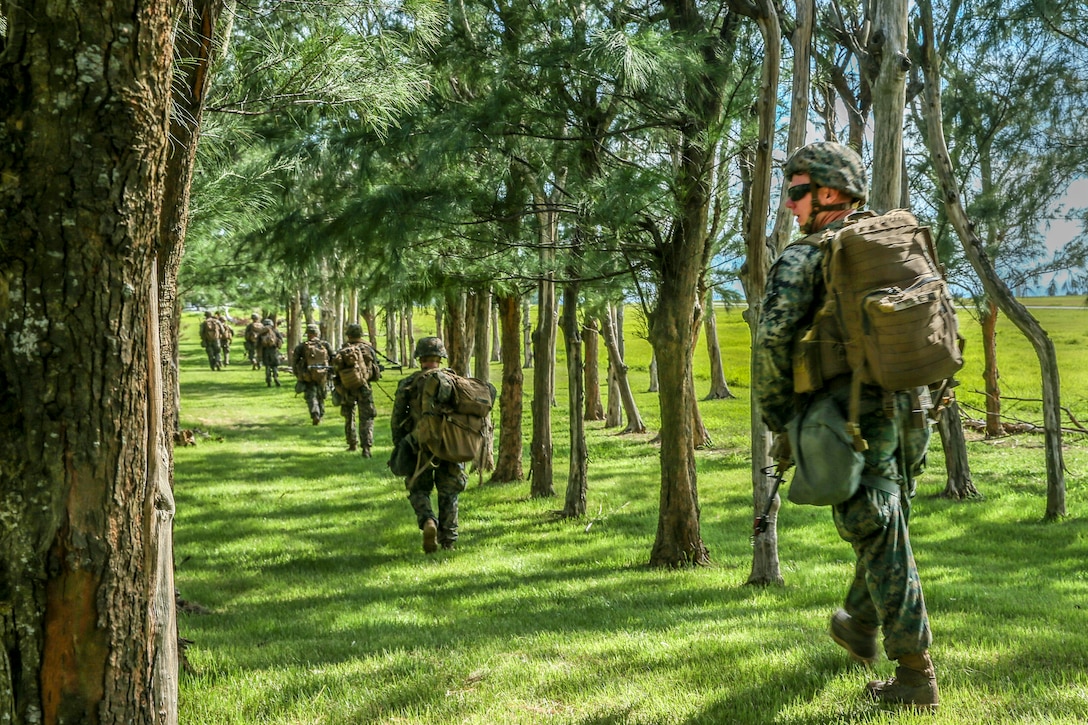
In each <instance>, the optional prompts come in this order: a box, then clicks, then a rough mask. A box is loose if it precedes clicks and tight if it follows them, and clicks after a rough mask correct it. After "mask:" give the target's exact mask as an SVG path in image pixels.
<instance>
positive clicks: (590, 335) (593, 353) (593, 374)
mask: <svg viewBox="0 0 1088 725" xmlns="http://www.w3.org/2000/svg"><path fill="white" fill-rule="evenodd" d="M597 328H598V324H597V320H595V319H593V318H587V319H586V322H585V332H586V334H585V336H584V337H583V338H582V340H583V344H584V346H585V358H586V359H585V394H586V412H585V419H586V420H604V402H603V401H602V400H601V375H600V366H601V358H600V346H599V345H598V342H599V340H600V332H599V330H598V329H597Z"/></svg>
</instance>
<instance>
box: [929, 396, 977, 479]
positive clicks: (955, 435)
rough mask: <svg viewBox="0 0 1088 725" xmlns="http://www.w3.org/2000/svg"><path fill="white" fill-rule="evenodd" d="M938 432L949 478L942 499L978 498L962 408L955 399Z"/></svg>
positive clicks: (943, 416)
mask: <svg viewBox="0 0 1088 725" xmlns="http://www.w3.org/2000/svg"><path fill="white" fill-rule="evenodd" d="M937 432H938V433H940V435H941V446H942V447H943V448H944V469H945V473H946V474H947V476H948V480H947V482H946V483H945V487H944V492H942V493H941V497H942V498H951V499H954V500H956V501H962V500H963V499H967V498H978V497H979V495H980V494H979V492H978V489H977V488H975V484H974V483H973V482H972V481H971V467H970V466H969V465H967V442H966V441H965V440H964V437H963V421H962V420H961V419H960V406H959V403H957V402H956V399H955V397H953V398H952V403H951V404H950V405H949V406H948V407H947V408H945V409H944V411H942V412H941V417H940V418H938V419H937Z"/></svg>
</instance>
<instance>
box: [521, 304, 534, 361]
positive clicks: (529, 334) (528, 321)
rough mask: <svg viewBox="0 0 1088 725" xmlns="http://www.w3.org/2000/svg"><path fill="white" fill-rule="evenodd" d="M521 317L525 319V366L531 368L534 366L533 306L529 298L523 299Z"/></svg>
mask: <svg viewBox="0 0 1088 725" xmlns="http://www.w3.org/2000/svg"><path fill="white" fill-rule="evenodd" d="M521 304H522V308H523V309H522V311H521V319H522V320H524V321H525V322H524V325H525V328H524V330H523V337H524V345H523V347H524V349H525V367H527V368H531V367H532V366H533V323H532V319H533V307H532V305H531V304H530V302H529V298H527V297H526V298H525V299H524V300H522V303H521Z"/></svg>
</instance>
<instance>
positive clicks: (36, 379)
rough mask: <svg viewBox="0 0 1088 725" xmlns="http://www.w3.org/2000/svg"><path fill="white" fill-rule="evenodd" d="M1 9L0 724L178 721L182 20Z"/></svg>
mask: <svg viewBox="0 0 1088 725" xmlns="http://www.w3.org/2000/svg"><path fill="white" fill-rule="evenodd" d="M5 9H6V10H7V11H8V14H7V18H6V20H7V23H8V25H7V28H6V34H5V35H6V37H5V51H4V54H3V55H2V56H0V97H3V99H4V101H3V107H2V111H0V115H2V118H0V120H2V123H0V140H2V143H0V179H3V181H2V182H0V239H3V240H4V242H3V245H4V262H3V267H2V268H0V411H2V412H3V415H0V519H3V520H4V521H5V526H4V533H3V535H2V536H0V581H2V582H3V585H2V588H3V594H2V595H0V598H2V599H3V604H2V605H0V642H2V643H3V646H2V647H0V708H4V709H3V710H0V720H3V721H5V722H12V723H17V724H20V725H21V724H23V723H44V724H45V725H53V724H54V723H58V722H80V723H99V722H137V723H173V722H176V721H177V711H176V702H177V677H176V675H177V672H176V666H177V657H176V650H175V648H174V647H175V644H176V623H175V621H174V618H173V615H174V605H173V596H172V591H171V590H172V588H173V582H172V558H173V555H172V549H171V545H170V541H171V536H170V525H171V522H172V519H173V500H172V497H171V495H170V486H169V470H170V448H169V445H168V444H167V442H166V438H167V436H166V432H165V431H164V429H163V426H164V413H165V411H164V410H163V402H164V396H167V395H169V393H167V392H164V389H163V378H162V370H163V368H162V366H163V365H164V364H165V365H170V364H171V361H165V362H164V361H163V360H160V351H161V350H162V349H163V348H162V345H163V341H162V340H161V339H160V335H159V324H160V316H159V310H158V308H157V302H158V299H159V296H160V295H161V294H162V291H161V290H159V289H158V284H157V281H158V275H159V270H157V269H156V255H157V253H158V251H159V250H157V249H156V246H155V243H156V240H157V239H158V237H159V233H160V224H161V217H162V212H163V209H162V202H163V194H164V182H165V177H166V173H167V167H168V161H167V157H168V150H167V141H168V139H169V125H168V119H169V116H170V101H171V80H172V73H171V71H172V69H171V64H170V59H171V57H172V55H173V51H172V47H171V42H172V37H173V35H172V34H173V27H174V20H175V18H174V16H173V14H172V10H173V6H172V5H169V4H166V3H148V2H129V3H128V4H127V5H126V4H125V3H123V2H122V3H119V4H118V3H115V4H113V5H109V6H108V7H103V6H101V5H98V4H93V3H81V2H73V3H68V4H64V5H55V4H48V3H41V2H36V1H35V0H30V1H29V2H26V3H21V4H19V5H17V6H16V5H12V4H7V5H5ZM121 30H124V31H125V33H124V41H125V42H118V38H119V37H120V36H119V33H120V32H121ZM58 49H59V50H58ZM88 59H90V60H88ZM92 61H93V62H92ZM168 294H173V290H170V291H168ZM165 314H167V315H168V316H169V315H171V314H172V312H167V313H165ZM171 321H172V320H171ZM166 334H167V335H169V334H170V330H169V329H167V330H166ZM167 349H168V350H169V348H167ZM166 399H167V400H169V398H166Z"/></svg>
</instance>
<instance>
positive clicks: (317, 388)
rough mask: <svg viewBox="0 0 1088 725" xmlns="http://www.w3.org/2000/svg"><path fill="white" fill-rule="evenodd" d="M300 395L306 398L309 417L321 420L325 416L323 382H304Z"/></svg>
mask: <svg viewBox="0 0 1088 725" xmlns="http://www.w3.org/2000/svg"><path fill="white" fill-rule="evenodd" d="M304 385H305V388H304V389H303V391H302V397H304V398H305V399H306V408H307V409H308V410H309V411H310V417H311V418H313V417H315V416H316V417H317V419H318V420H321V419H322V418H324V417H325V393H326V392H327V391H326V389H325V383H323V382H321V383H304Z"/></svg>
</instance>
